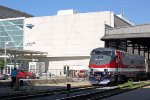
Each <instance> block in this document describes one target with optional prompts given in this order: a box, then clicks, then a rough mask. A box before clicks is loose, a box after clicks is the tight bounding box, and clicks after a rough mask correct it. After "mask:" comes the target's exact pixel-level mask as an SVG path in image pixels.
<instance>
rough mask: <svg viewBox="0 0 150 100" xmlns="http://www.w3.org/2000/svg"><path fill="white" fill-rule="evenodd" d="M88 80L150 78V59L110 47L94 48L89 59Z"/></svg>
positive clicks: (105, 81) (108, 80) (102, 82)
mask: <svg viewBox="0 0 150 100" xmlns="http://www.w3.org/2000/svg"><path fill="white" fill-rule="evenodd" d="M89 70H90V72H89V73H90V75H89V81H90V83H91V84H92V85H94V84H110V83H118V82H125V81H127V80H128V79H133V80H141V79H148V78H150V61H149V60H148V59H145V57H143V56H140V55H136V54H130V53H127V52H124V51H121V50H116V49H111V48H95V49H93V50H92V51H91V54H90V61H89Z"/></svg>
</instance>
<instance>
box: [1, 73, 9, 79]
mask: <svg viewBox="0 0 150 100" xmlns="http://www.w3.org/2000/svg"><path fill="white" fill-rule="evenodd" d="M8 77H9V76H8V75H6V74H0V80H6V79H8Z"/></svg>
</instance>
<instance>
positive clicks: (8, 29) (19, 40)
mask: <svg viewBox="0 0 150 100" xmlns="http://www.w3.org/2000/svg"><path fill="white" fill-rule="evenodd" d="M5 42H9V44H7V48H9V49H23V19H10V20H0V48H4V47H5Z"/></svg>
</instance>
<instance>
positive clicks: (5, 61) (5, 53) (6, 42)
mask: <svg viewBox="0 0 150 100" xmlns="http://www.w3.org/2000/svg"><path fill="white" fill-rule="evenodd" d="M7 44H9V42H5V53H4V55H5V57H4V70H5V68H6V45H7Z"/></svg>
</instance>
